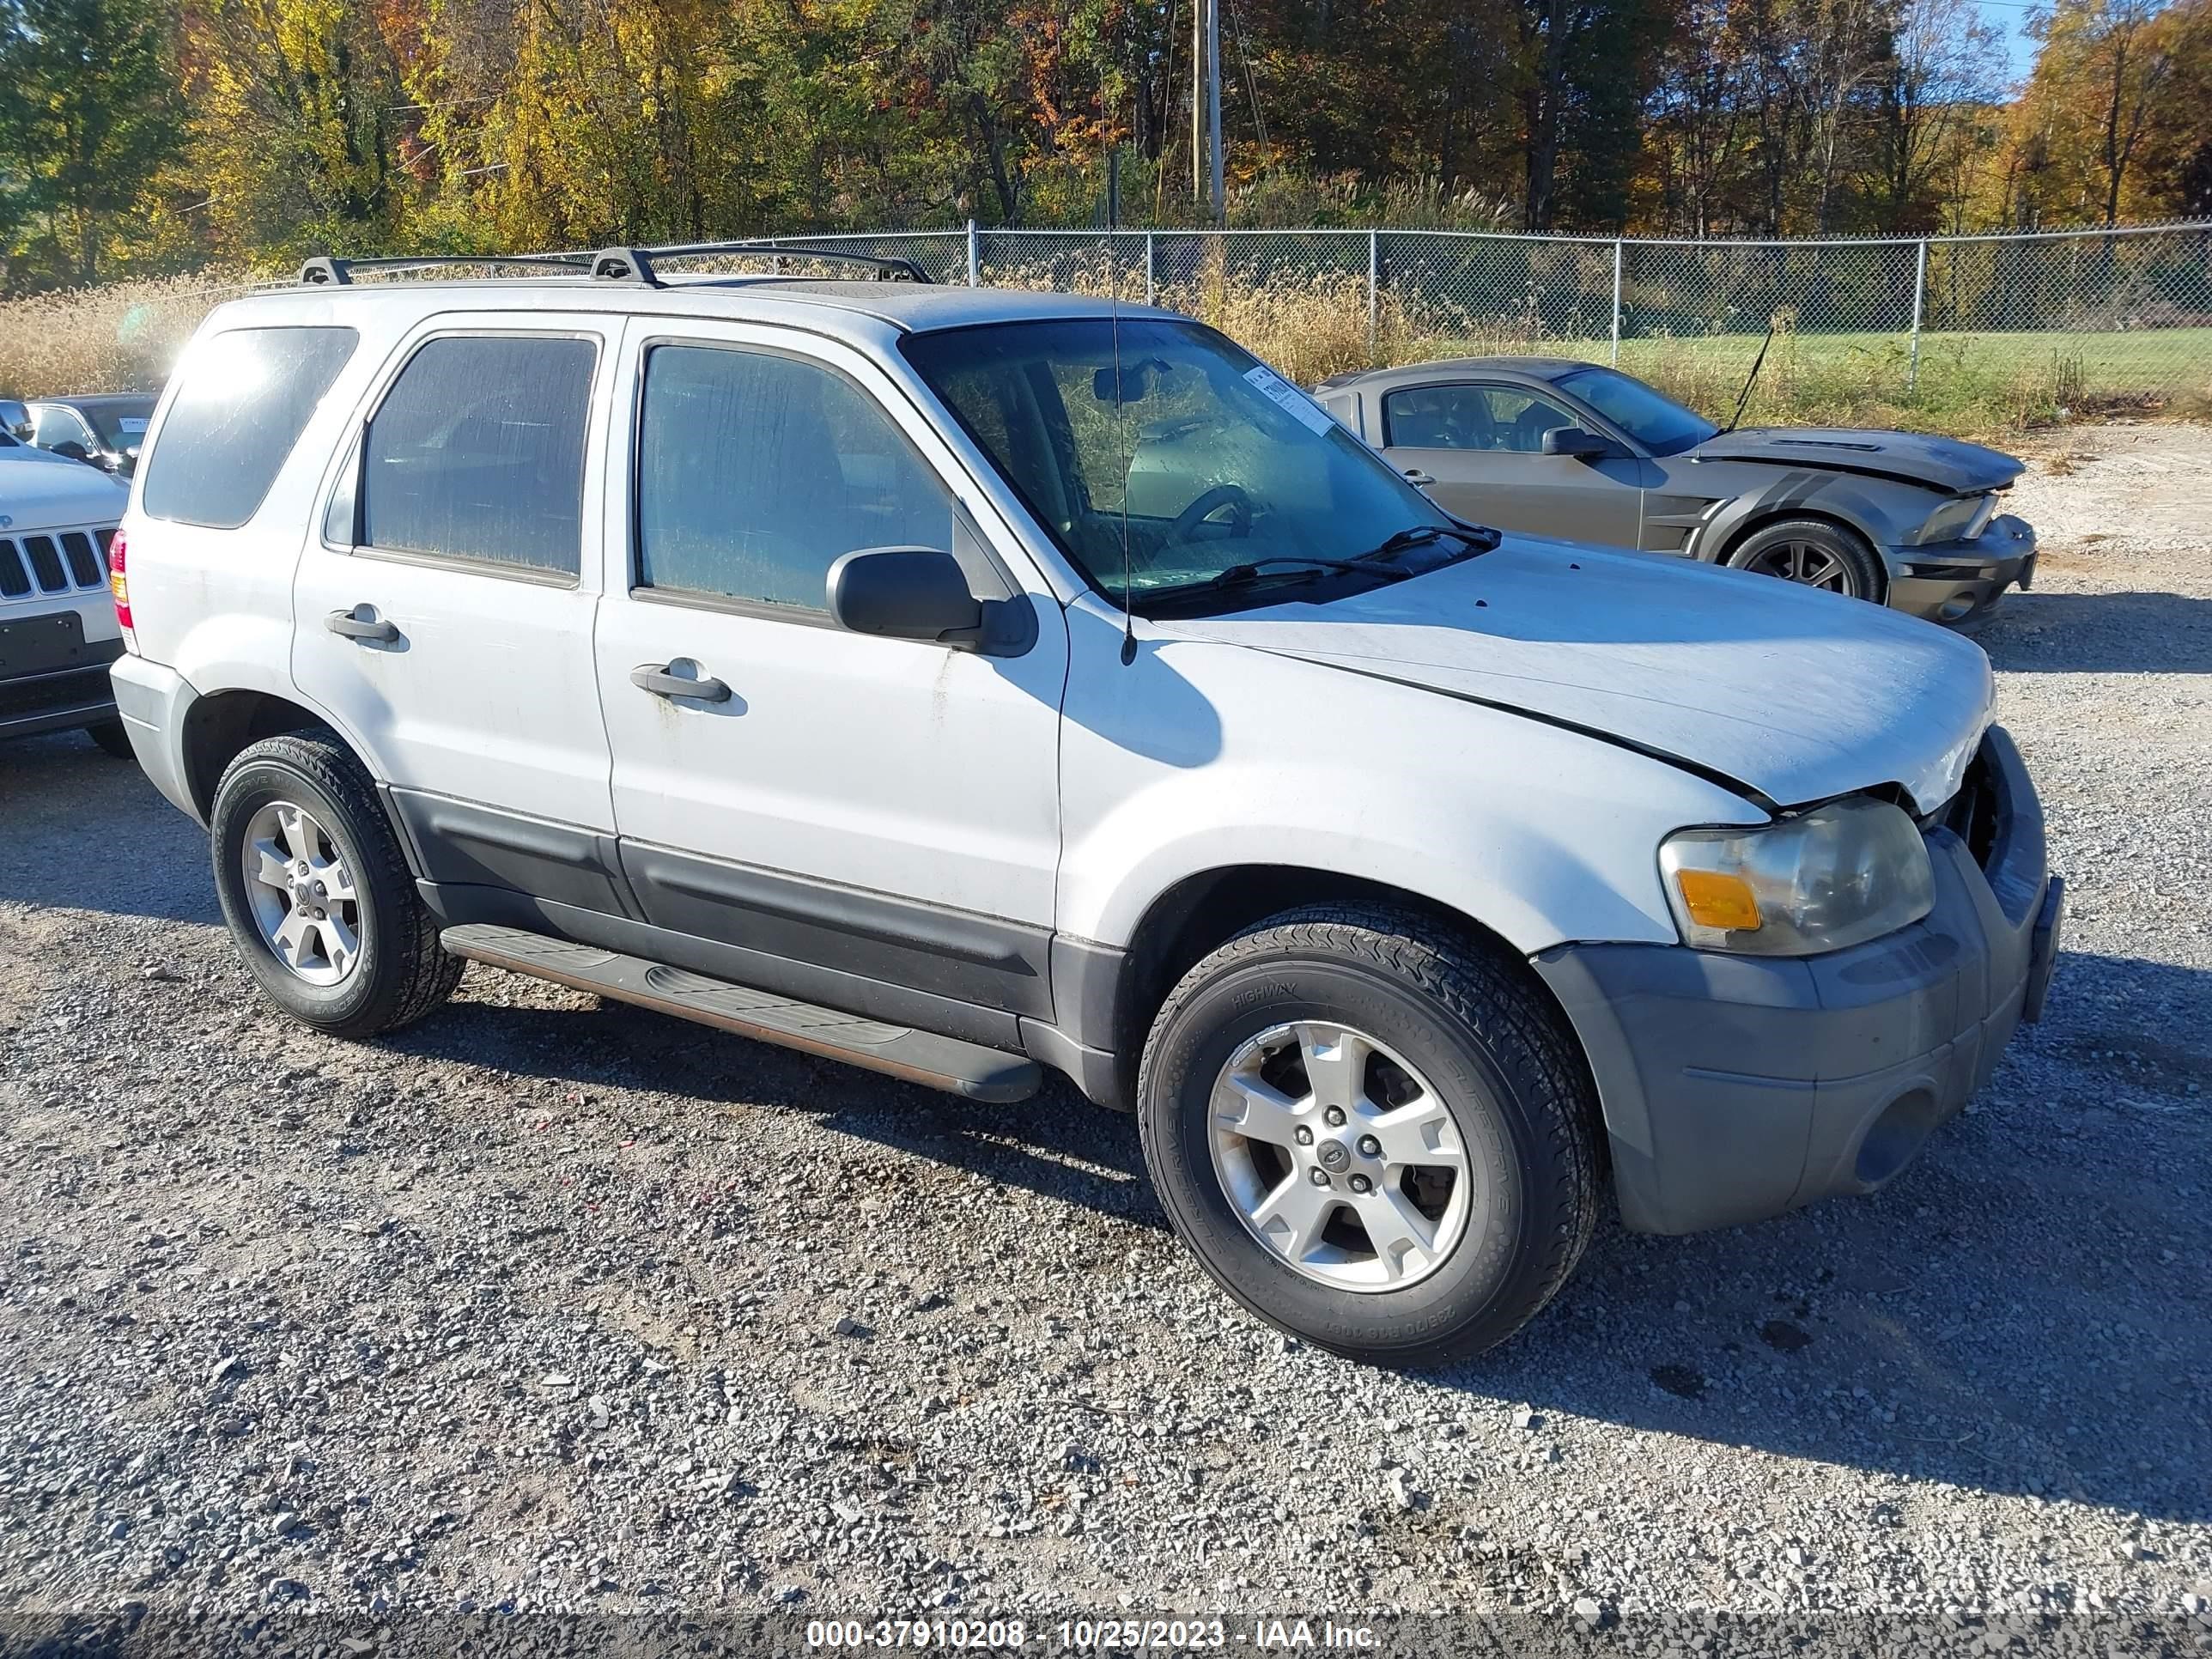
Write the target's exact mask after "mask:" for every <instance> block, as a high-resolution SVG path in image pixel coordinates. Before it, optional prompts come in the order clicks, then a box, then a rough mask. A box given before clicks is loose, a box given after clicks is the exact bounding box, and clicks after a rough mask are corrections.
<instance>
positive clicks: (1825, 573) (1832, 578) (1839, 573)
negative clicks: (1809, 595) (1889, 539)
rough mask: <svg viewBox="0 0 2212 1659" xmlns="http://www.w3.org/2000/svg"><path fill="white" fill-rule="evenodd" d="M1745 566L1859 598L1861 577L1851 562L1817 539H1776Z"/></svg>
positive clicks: (1759, 571)
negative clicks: (1854, 572)
mask: <svg viewBox="0 0 2212 1659" xmlns="http://www.w3.org/2000/svg"><path fill="white" fill-rule="evenodd" d="M1743 568H1745V569H1747V570H1755V571H1757V572H1758V573H1759V574H1760V575H1762V576H1779V577H1781V578H1782V580H1784V581H1789V582H1796V583H1798V584H1800V585H1801V586H1806V587H1818V588H1822V589H1825V590H1826V592H1831V593H1841V594H1843V595H1844V597H1846V598H1848V599H1857V598H1858V597H1859V584H1858V578H1857V576H1856V575H1855V574H1852V571H1851V567H1850V561H1848V560H1846V559H1845V558H1844V557H1843V556H1842V555H1841V554H1839V553H1838V552H1836V551H1835V550H1833V549H1832V548H1826V547H1822V546H1820V544H1818V543H1815V542H1777V543H1775V544H1774V545H1773V546H1771V547H1763V548H1761V549H1760V550H1759V551H1758V552H1757V553H1756V554H1754V555H1753V556H1752V557H1751V558H1750V559H1748V560H1747V561H1746V562H1745V564H1744V567H1743Z"/></svg>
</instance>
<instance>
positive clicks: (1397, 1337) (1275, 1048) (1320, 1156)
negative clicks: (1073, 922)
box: [1138, 907, 1598, 1365]
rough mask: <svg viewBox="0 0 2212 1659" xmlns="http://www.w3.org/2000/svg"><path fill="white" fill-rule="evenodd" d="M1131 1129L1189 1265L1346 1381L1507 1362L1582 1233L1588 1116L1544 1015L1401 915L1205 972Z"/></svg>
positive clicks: (1212, 965)
mask: <svg viewBox="0 0 2212 1659" xmlns="http://www.w3.org/2000/svg"><path fill="white" fill-rule="evenodd" d="M1138 1110H1139V1130H1140V1133H1141V1134H1142V1138H1143V1140H1144V1146H1145V1161H1146V1166H1147V1168H1148V1169H1149V1170H1150V1171H1151V1174H1152V1182H1153V1185H1154V1187H1155V1188H1156V1189H1157V1190H1158V1193H1159V1195H1160V1200H1161V1202H1162V1204H1163V1205H1164V1206H1165V1207H1166V1210H1167V1212H1168V1217H1169V1219H1170V1221H1171V1222H1172V1223H1173V1224H1174V1226H1175V1229H1176V1232H1177V1234H1178V1235H1180V1236H1181V1237H1182V1240H1183V1242H1184V1243H1186V1244H1188V1246H1189V1247H1190V1249H1191V1251H1192V1252H1193V1254H1194V1255H1196V1256H1197V1257H1198V1259H1199V1261H1200V1264H1201V1265H1202V1266H1203V1267H1205V1268H1206V1271H1207V1272H1208V1273H1211V1274H1212V1276H1213V1277H1214V1279H1216V1280H1217V1281H1218V1282H1219V1284H1220V1285H1221V1286H1222V1287H1223V1288H1224V1289H1225V1290H1226V1291H1228V1292H1229V1293H1230V1294H1231V1296H1233V1297H1236V1298H1237V1300H1238V1301H1239V1302H1241V1303H1243V1304H1244V1305H1245V1306H1246V1307H1247V1308H1249V1309H1250V1310H1252V1311H1253V1312H1254V1313H1255V1314H1257V1315H1259V1316H1261V1318H1262V1319H1265V1320H1267V1321H1268V1322H1271V1323H1273V1324H1275V1325H1277V1326H1279V1327H1280V1328H1283V1329H1285V1330H1286V1331H1289V1332H1291V1333H1292V1334H1295V1335H1297V1336H1300V1337H1303V1338H1304V1339H1305V1340H1309V1341H1310V1342H1313V1343H1314V1344H1316V1346H1320V1347H1323V1348H1327V1349H1329V1350H1330V1351H1332V1352H1336V1353H1340V1354H1344V1355H1346V1356H1347V1357H1350V1358H1359V1359H1365V1360H1370V1361H1375V1362H1377V1363H1382V1364H1399V1365H1406V1364H1437V1363H1441V1362H1444V1361H1448V1360H1452V1359H1459V1358H1467V1357H1469V1356H1471V1355H1474V1354H1476V1353H1479V1352H1481V1351H1482V1350H1484V1349H1486V1348H1488V1347H1491V1346H1494V1345H1496V1344H1497V1343H1499V1342H1502V1341H1504V1340H1505V1339H1506V1338H1507V1337H1509V1336H1510V1335H1512V1334H1513V1333H1514V1332H1516V1331H1517V1330H1518V1329H1520V1328H1521V1327H1522V1326H1523V1325H1525V1324H1526V1323H1527V1322H1528V1321H1529V1320H1530V1319H1532V1318H1534V1316H1535V1315H1536V1314H1537V1312H1538V1311H1539V1310H1541V1309H1542V1307H1543V1306H1544V1304H1546V1303H1547V1302H1548V1301H1550V1300H1551V1298H1552V1297H1553V1294H1555V1293H1556V1292H1557V1291H1558V1290H1559V1286H1560V1285H1562V1284H1564V1283H1565V1280H1566V1279H1567V1276H1568V1275H1569V1274H1570V1273H1571V1272H1572V1271H1573V1269H1574V1267H1575V1264H1576V1262H1577V1260H1578V1259H1579V1258H1580V1257H1581V1255H1582V1253H1583V1249H1584V1247H1585V1246H1586V1245H1587V1244H1588V1243H1589V1237H1590V1234H1591V1231H1592V1229H1593V1227H1594V1226H1595V1219H1596V1214H1597V1172H1598V1131H1597V1110H1596V1103H1595V1097H1594V1091H1593V1090H1592V1088H1591V1085H1590V1082H1589V1075H1588V1073H1587V1072H1586V1070H1585V1069H1584V1067H1583V1062H1582V1060H1581V1058H1580V1056H1579V1054H1577V1051H1576V1049H1575V1047H1574V1044H1573V1042H1572V1039H1571V1036H1570V1035H1569V1033H1568V1032H1567V1030H1566V1029H1565V1023H1564V1021H1563V1020H1562V1018H1561V1017H1560V1015H1559V1012H1558V1011H1557V1009H1556V1008H1554V1007H1553V1006H1552V1005H1551V1004H1550V1002H1549V1000H1548V999H1547V998H1546V997H1545V995H1544V994H1543V992H1542V990H1541V987H1537V986H1536V985H1534V984H1533V983H1532V982H1530V981H1528V978H1527V977H1526V975H1525V972H1523V971H1522V970H1520V969H1519V964H1518V963H1515V962H1513V961H1512V960H1511V958H1510V957H1505V956H1504V955H1502V954H1500V953H1498V952H1495V951H1490V950H1487V949H1485V948H1483V947H1481V946H1480V945H1476V944H1475V943H1474V942H1473V941H1470V940H1468V939H1462V938H1460V937H1458V936H1456V935H1455V934H1453V933H1449V932H1448V931H1446V930H1444V929H1443V928H1441V927H1437V925H1436V924H1434V923H1433V922H1431V921H1429V920H1428V919H1426V918H1425V917H1423V916H1420V915H1416V914H1414V913H1412V912H1408V911H1401V910H1396V909H1392V908H1385V907H1372V908H1370V907H1356V908H1333V907H1332V908H1310V909H1304V910H1297V911H1291V912H1287V913H1285V914H1284V915H1279V916H1276V917H1274V918H1272V919H1271V920H1269V921H1265V922H1262V923H1261V924H1260V925H1259V926H1258V927H1255V928H1254V929H1252V930H1251V931H1249V932H1248V933H1244V934H1243V935H1242V936H1241V937H1239V938H1237V939H1232V940H1231V941H1230V942H1229V943H1228V944H1226V945H1223V946H1222V947H1221V948H1220V949H1219V950H1218V951H1214V952H1213V953H1212V955H1210V956H1208V957H1206V958H1205V960H1203V961H1202V962H1200V963H1198V965H1197V966H1196V967H1194V968H1193V969H1191V970H1190V972H1189V973H1188V974H1187V975H1184V977H1183V979H1182V982H1181V983H1180V984H1178V985H1177V986H1176V987H1175V989H1174V991H1173V992H1171V993H1170V995H1169V997H1168V999H1167V1000H1166V1002H1165V1003H1164V1005H1163V1006H1161V1009H1160V1011H1159V1014H1158V1018H1156V1019H1155V1020H1154V1022H1153V1024H1152V1035H1151V1036H1150V1038H1149V1039H1148V1040H1147V1042H1146V1045H1145V1053H1144V1058H1143V1060H1142V1062H1141V1065H1140V1066H1139V1075H1138ZM1324 1177H1325V1179H1324Z"/></svg>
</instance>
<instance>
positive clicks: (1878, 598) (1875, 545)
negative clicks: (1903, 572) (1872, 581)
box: [1713, 502, 1890, 605]
mask: <svg viewBox="0 0 2212 1659" xmlns="http://www.w3.org/2000/svg"><path fill="white" fill-rule="evenodd" d="M1796 520H1812V521H1813V522H1814V523H1815V524H1824V525H1826V526H1828V527H1829V528H1830V529H1832V530H1840V531H1842V532H1844V534H1845V535H1846V536H1850V537H1851V538H1854V539H1855V540H1857V542H1858V543H1859V544H1860V545H1862V546H1863V547H1864V548H1865V549H1866V550H1867V553H1868V555H1869V556H1870V557H1871V558H1872V559H1873V560H1874V568H1875V574H1876V575H1877V576H1878V577H1879V578H1880V579H1881V592H1879V593H1875V594H1869V596H1868V597H1869V599H1873V601H1874V602H1875V604H1877V605H1886V604H1887V603H1888V601H1889V582H1890V569H1889V559H1888V556H1887V555H1886V554H1885V553H1884V552H1883V550H1882V538H1881V535H1880V534H1878V533H1877V532H1876V531H1875V530H1874V529H1873V528H1870V527H1869V526H1867V525H1866V524H1864V523H1863V522H1861V521H1859V520H1857V519H1855V518H1854V517H1852V516H1851V515H1850V514H1849V513H1843V512H1840V511H1838V510H1837V509H1836V507H1835V505H1834V504H1833V503H1829V504H1827V505H1824V506H1820V507H1808V506H1804V505H1802V504H1793V503H1790V502H1776V503H1774V504H1772V505H1771V506H1766V507H1759V508H1758V509H1757V510H1756V511H1755V512H1753V513H1752V514H1751V516H1749V517H1748V518H1747V519H1746V520H1744V522H1743V523H1741V524H1740V525H1737V526H1734V527H1733V528H1731V529H1730V530H1729V532H1728V533H1727V535H1726V536H1725V537H1723V538H1722V541H1721V543H1720V547H1719V550H1718V551H1717V552H1716V553H1715V554H1714V556H1713V562H1714V563H1715V564H1726V563H1727V562H1729V560H1730V559H1732V558H1734V557H1735V552H1736V550H1737V549H1738V548H1740V547H1741V546H1742V545H1743V544H1745V543H1746V542H1747V541H1749V540H1750V539H1751V538H1753V536H1756V535H1757V534H1758V533H1759V532H1760V531H1762V530H1770V529H1771V528H1773V527H1774V526H1776V525H1778V524H1789V523H1791V522H1793V521H1796Z"/></svg>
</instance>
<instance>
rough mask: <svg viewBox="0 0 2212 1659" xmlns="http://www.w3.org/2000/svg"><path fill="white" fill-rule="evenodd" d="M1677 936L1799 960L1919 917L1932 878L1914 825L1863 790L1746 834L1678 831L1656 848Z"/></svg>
mask: <svg viewBox="0 0 2212 1659" xmlns="http://www.w3.org/2000/svg"><path fill="white" fill-rule="evenodd" d="M1659 869H1660V873H1661V876H1662V879H1663V882H1664V884H1665V886H1666V889H1667V902H1668V904H1670V905H1672V906H1673V907H1674V922H1675V925H1676V926H1677V927H1680V929H1681V932H1682V942H1683V943H1684V944H1685V945H1698V946H1700V947H1702V948H1703V949H1705V950H1708V951H1738V952H1741V953H1742V954H1744V955H1747V956H1762V957H1808V956H1813V955H1815V954H1817V953H1819V952H1820V951H1840V950H1842V949H1843V948H1844V946H1845V945H1857V944H1859V943H1861V942H1862V941H1863V940H1866V939H1879V938H1880V937H1881V935H1882V934H1884V933H1893V932H1895V931H1896V930H1897V929H1898V928H1899V927H1904V926H1905V925H1906V924H1907V923H1908V922H1915V921H1919V920H1920V918H1921V917H1923V916H1924V915H1927V914H1928V912H1929V909H1931V908H1933V907H1934V905H1935V902H1936V874H1935V872H1934V870H1933V869H1932V868H1931V867H1930V866H1929V862H1928V844H1927V842H1924V841H1923V840H1922V839H1921V838H1920V829H1919V826H1918V825H1917V824H1915V823H1913V822H1912V820H1911V818H1910V817H1906V816H1905V812H1904V811H1902V810H1900V809H1899V808H1898V807H1895V806H1892V805H1889V804H1888V803H1887V802H1886V801H1878V800H1869V799H1866V798H1864V797H1863V796H1860V797H1854V798H1852V799H1847V800H1838V801H1831V802H1829V803H1828V804H1827V805H1826V806H1820V807H1815V808H1814V810H1813V811H1809V812H1808V813H1806V814H1805V815H1804V816H1803V817H1795V818H1786V819H1784V820H1783V821H1782V822H1780V823H1771V824H1766V825H1764V826H1762V827H1760V828H1759V829H1684V830H1680V831H1678V832H1677V833H1676V834H1674V835H1672V836H1668V838H1667V840H1666V842H1665V843H1664V844H1663V845H1662V847H1661V848H1660V849H1659Z"/></svg>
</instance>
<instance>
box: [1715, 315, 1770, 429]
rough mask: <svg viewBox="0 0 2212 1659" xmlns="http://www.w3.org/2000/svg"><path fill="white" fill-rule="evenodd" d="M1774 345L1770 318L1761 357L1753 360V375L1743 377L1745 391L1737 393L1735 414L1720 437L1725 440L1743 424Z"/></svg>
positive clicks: (1761, 342)
mask: <svg viewBox="0 0 2212 1659" xmlns="http://www.w3.org/2000/svg"><path fill="white" fill-rule="evenodd" d="M1773 343H1774V319H1773V318H1771V317H1769V318H1768V319H1766V337H1765V339H1763V340H1761V341H1760V342H1759V356H1756V357H1754V358H1753V359H1752V360H1751V373H1750V374H1747V375H1745V376H1744V377H1743V390H1742V391H1741V392H1738V393H1736V398H1735V414H1733V415H1731V416H1729V423H1728V424H1727V425H1726V426H1724V427H1723V428H1721V432H1720V435H1721V436H1722V437H1723V438H1725V437H1726V436H1728V435H1729V433H1731V432H1733V431H1735V429H1736V428H1737V426H1738V425H1739V424H1741V422H1742V420H1743V406H1744V405H1745V404H1747V403H1749V402H1750V401H1751V389H1752V387H1753V386H1755V385H1757V384H1758V382H1759V369H1760V368H1763V367H1764V366H1765V362H1766V348H1767V347H1769V346H1771V345H1772V344H1773Z"/></svg>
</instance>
